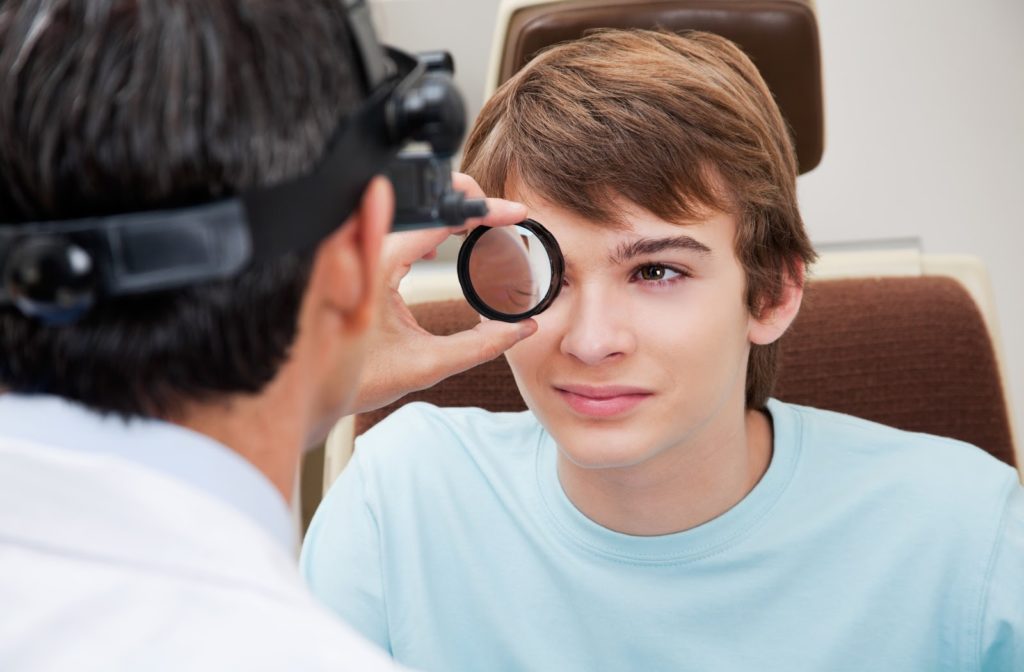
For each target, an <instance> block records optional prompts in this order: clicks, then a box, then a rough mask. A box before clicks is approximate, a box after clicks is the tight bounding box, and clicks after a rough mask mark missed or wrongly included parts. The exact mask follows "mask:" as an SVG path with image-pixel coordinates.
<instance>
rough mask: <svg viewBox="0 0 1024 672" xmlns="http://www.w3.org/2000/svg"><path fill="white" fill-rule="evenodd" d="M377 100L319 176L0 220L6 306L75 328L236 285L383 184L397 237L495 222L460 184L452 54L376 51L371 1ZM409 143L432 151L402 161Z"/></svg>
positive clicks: (362, 16)
mask: <svg viewBox="0 0 1024 672" xmlns="http://www.w3.org/2000/svg"><path fill="white" fill-rule="evenodd" d="M348 18H349V28H350V32H351V35H352V42H353V46H354V49H355V52H356V54H357V57H358V60H359V65H360V66H361V74H362V78H363V83H364V85H365V90H367V91H369V92H370V93H369V95H368V97H367V99H366V100H365V101H364V102H363V104H362V105H361V106H360V107H358V108H357V109H356V110H355V111H354V112H353V113H352V114H351V115H350V116H348V117H346V118H345V119H343V120H342V121H341V124H340V126H339V128H338V129H337V130H336V131H335V133H334V135H333V137H332V138H331V140H330V141H329V142H328V145H327V147H326V149H325V151H324V153H323V155H322V158H321V160H320V161H319V163H318V164H317V165H316V166H315V167H314V169H313V170H312V171H311V172H309V173H307V174H305V175H302V176H300V177H297V178H295V179H292V180H289V181H286V182H283V183H280V184H276V185H272V186H267V187H262V188H257V189H252V190H248V191H245V192H243V193H241V194H238V195H236V196H234V197H230V198H225V199H221V200H217V201H213V202H210V203H205V204H200V205H196V206H190V207H183V208H176V209H171V210H159V211H146V212H133V213H125V214H116V215H110V216H100V217H90V218H83V219H77V220H62V221H49V222H24V223H22V222H19V223H0V281H2V285H0V306H4V305H12V304H13V305H15V306H17V307H18V308H19V309H20V310H21V311H22V312H23V313H24V314H26V315H30V316H34V317H37V318H39V319H41V320H43V321H45V322H48V323H55V324H61V323H68V322H73V321H75V320H76V319H77V318H78V317H80V316H81V315H82V314H83V313H85V312H86V311H88V309H89V308H90V307H91V306H92V305H93V304H94V303H95V302H96V301H97V300H99V299H100V298H101V297H106V296H118V295H127V294H138V293H147V292H154V291H160V290H166V289H174V288H179V287H184V286H188V285H193V284H197V283H202V282H206V281H210V280H216V279H222V278H227V277H231V276H233V275H235V274H237V273H238V272H240V271H241V270H242V269H244V268H245V267H247V266H248V265H249V264H252V263H260V262H264V261H267V260H270V259H274V258H277V257H279V256H281V255H282V254H284V253H285V252H289V251H293V250H309V249H313V248H315V247H316V245H317V244H319V243H320V241H321V240H323V239H324V238H326V237H327V236H328V235H330V234H331V233H332V232H333V231H335V230H336V229H337V227H338V226H339V225H340V224H341V223H342V222H344V221H345V219H346V218H347V217H348V216H349V215H350V214H351V213H352V212H353V211H354V210H355V209H356V207H357V206H358V204H359V201H360V199H361V197H362V194H363V191H364V190H365V189H366V186H367V184H368V183H369V181H370V180H371V179H372V178H373V176H374V175H378V174H381V173H388V174H390V176H391V177H392V180H393V182H394V187H395V193H396V197H397V208H396V214H395V222H394V225H393V229H395V230H404V229H412V228H420V227H426V226H457V225H460V224H462V223H463V222H464V221H465V219H467V218H468V217H477V216H482V215H484V214H486V206H485V205H484V204H483V202H482V201H466V200H464V196H463V194H461V193H459V192H454V191H453V190H452V187H451V169H450V166H449V159H450V157H451V156H452V154H454V153H455V151H456V150H457V149H458V146H459V143H460V141H461V139H462V135H463V133H464V130H465V113H464V108H463V104H462V99H461V97H460V96H459V94H458V91H457V90H456V89H455V87H454V84H453V82H452V78H451V73H452V63H451V59H450V58H449V57H447V55H446V54H431V55H426V56H424V57H421V58H416V57H412V56H410V55H407V54H404V53H402V52H400V51H397V50H394V49H390V48H384V47H382V46H381V45H379V44H378V43H377V39H376V35H375V33H374V31H373V26H372V24H371V23H370V18H369V13H368V11H367V8H366V4H365V2H364V0H351V1H350V2H349V3H348ZM410 141H418V142H423V143H427V144H429V145H430V147H431V150H432V151H431V152H428V153H419V154H406V155H399V150H400V149H402V147H403V146H405V145H406V143H408V142H410Z"/></svg>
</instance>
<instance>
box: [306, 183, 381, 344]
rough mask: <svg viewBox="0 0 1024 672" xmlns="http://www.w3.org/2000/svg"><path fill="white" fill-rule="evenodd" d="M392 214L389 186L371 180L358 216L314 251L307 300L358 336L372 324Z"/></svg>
mask: <svg viewBox="0 0 1024 672" xmlns="http://www.w3.org/2000/svg"><path fill="white" fill-rule="evenodd" d="M393 212H394V195H393V193H392V189H391V183H390V182H388V180H387V179H386V178H383V177H375V178H374V179H373V180H372V181H371V182H370V184H369V185H368V186H367V188H366V191H365V192H364V193H363V198H362V200H361V201H360V203H359V207H358V208H357V209H356V211H355V212H353V213H352V214H351V215H350V216H349V219H348V220H347V221H346V222H345V224H344V225H342V226H341V227H339V228H338V230H337V231H335V232H334V233H333V234H331V235H330V236H329V237H328V238H326V239H325V240H324V241H323V242H322V243H321V244H320V248H319V249H318V250H317V254H316V260H315V261H314V263H313V270H312V276H311V277H310V281H309V292H310V298H311V299H312V301H313V302H314V306H319V307H320V308H327V309H328V310H329V311H330V312H331V313H333V314H335V315H337V316H341V317H343V318H344V322H345V328H346V329H351V330H353V331H357V332H358V331H362V330H364V329H366V328H367V327H368V326H369V324H370V323H371V321H372V318H373V314H374V310H375V306H376V302H377V295H378V292H379V289H378V288H379V285H380V279H379V278H378V277H377V276H378V273H379V272H380V255H381V248H382V246H383V243H384V236H385V235H387V233H388V231H390V229H391V219H392V216H393Z"/></svg>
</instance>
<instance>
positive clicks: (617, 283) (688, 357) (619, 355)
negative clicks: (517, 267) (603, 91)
mask: <svg viewBox="0 0 1024 672" xmlns="http://www.w3.org/2000/svg"><path fill="white" fill-rule="evenodd" d="M530 196H531V195H530V194H529V193H522V192H521V191H520V192H519V193H517V194H514V196H513V197H515V198H518V199H519V200H522V201H524V202H525V203H526V204H527V205H528V207H529V210H530V217H532V218H533V219H536V220H537V221H539V222H540V223H542V224H543V225H544V226H545V227H547V228H548V229H549V230H550V231H551V233H552V234H553V235H554V236H555V238H556V239H557V240H558V243H559V245H560V247H561V248H562V252H563V254H564V256H565V262H566V273H565V279H566V282H565V285H564V286H563V287H562V291H561V294H560V295H559V296H558V298H557V299H556V300H555V302H554V304H552V306H551V307H550V308H548V310H546V311H545V312H543V313H542V314H540V315H538V316H537V317H536V318H535V319H536V321H537V323H538V325H539V329H538V331H537V333H536V334H534V335H533V336H531V337H529V338H527V339H526V340H524V341H522V342H520V343H519V344H517V345H516V346H515V347H514V348H512V349H511V350H509V351H508V352H507V357H508V361H509V364H510V365H511V367H512V371H513V373H514V375H515V378H516V382H517V384H518V386H519V390H520V391H521V392H522V394H523V397H524V399H525V400H526V403H527V405H528V406H529V407H530V409H531V410H533V412H534V413H535V414H536V415H537V416H538V418H540V420H541V422H542V423H543V424H544V426H545V427H546V428H547V429H548V431H549V432H550V433H551V434H552V436H553V437H554V438H555V440H556V442H557V443H558V445H559V447H560V449H561V452H562V455H563V457H565V458H568V459H569V460H571V461H572V462H573V463H575V464H577V465H579V466H581V467H593V468H600V467H628V466H637V465H640V464H644V463H652V464H656V463H657V458H658V457H659V456H664V457H668V456H669V455H671V454H673V453H678V452H679V451H676V450H673V449H675V448H677V447H679V448H681V447H683V446H686V445H690V444H694V443H696V442H700V443H701V444H703V445H711V444H708V443H707V442H709V441H710V442H712V443H713V444H717V443H719V442H721V441H725V440H728V439H729V438H733V437H731V435H732V434H733V433H734V432H737V431H742V429H743V424H742V423H743V422H744V417H745V414H744V392H745V382H746V365H747V356H748V353H749V350H750V343H751V339H753V340H754V341H755V342H759V339H760V333H759V330H760V329H762V327H761V326H760V325H759V322H758V321H757V320H756V319H754V318H753V317H752V316H751V314H750V312H749V311H748V309H747V306H746V304H745V301H744V296H745V294H744V291H745V286H746V285H745V276H744V272H743V269H742V267H741V266H740V263H739V260H738V259H737V258H736V253H735V250H734V240H735V236H736V220H735V218H734V217H733V216H731V215H726V214H723V213H718V212H709V213H708V214H707V215H706V217H704V218H703V219H701V220H700V221H697V222H694V223H692V224H686V225H679V224H672V223H669V222H666V221H664V220H662V219H659V218H658V217H656V216H655V215H653V214H652V213H650V212H648V211H646V210H643V209H640V208H638V207H637V206H635V205H632V204H629V203H627V202H624V203H623V206H624V207H623V219H624V221H625V222H626V223H627V225H628V226H627V228H624V229H623V228H618V229H617V228H610V227H607V226H603V225H598V224H594V223H590V222H589V221H587V220H586V219H584V218H582V217H581V216H579V215H577V214H575V213H572V212H570V211H567V210H564V209H562V208H559V207H556V206H552V205H551V204H548V203H546V202H544V201H542V200H540V199H535V198H531V197H530ZM652 460H654V462H652Z"/></svg>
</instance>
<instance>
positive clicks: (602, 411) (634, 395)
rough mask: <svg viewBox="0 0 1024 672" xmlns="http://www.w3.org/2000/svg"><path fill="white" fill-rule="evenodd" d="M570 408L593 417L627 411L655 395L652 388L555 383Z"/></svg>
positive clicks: (602, 416)
mask: <svg viewBox="0 0 1024 672" xmlns="http://www.w3.org/2000/svg"><path fill="white" fill-rule="evenodd" d="M554 388H555V391H556V392H557V393H558V394H559V396H561V397H562V399H563V400H564V401H565V403H566V404H568V406H569V408H571V409H572V410H573V411H575V412H576V413H577V414H579V415H585V416H587V417H591V418H609V417H612V416H615V415H620V414H622V413H625V412H627V411H629V410H631V409H633V408H634V407H636V406H637V404H639V403H640V402H642V401H643V400H645V399H647V398H648V397H650V396H652V395H653V392H651V391H650V390H645V389H643V388H640V387H632V386H625V385H555V386H554Z"/></svg>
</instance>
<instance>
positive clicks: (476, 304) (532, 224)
mask: <svg viewBox="0 0 1024 672" xmlns="http://www.w3.org/2000/svg"><path fill="white" fill-rule="evenodd" d="M509 226H521V227H523V228H524V229H527V230H528V231H530V232H532V233H533V234H534V235H536V236H537V238H538V239H539V240H540V241H541V244H542V245H543V246H544V249H545V250H546V251H547V253H548V262H549V263H550V264H551V285H550V286H549V287H548V291H547V293H546V294H545V295H544V298H542V299H541V300H540V302H539V303H537V305H536V306H534V307H533V308H531V309H530V310H528V311H526V312H524V313H503V312H500V311H497V310H494V309H493V308H491V307H490V306H488V305H487V304H486V303H485V302H484V301H483V299H481V298H480V295H479V294H477V292H476V289H474V287H473V282H472V280H471V279H470V277H469V258H470V256H471V255H472V253H473V248H474V247H476V243H477V241H478V240H480V238H481V237H482V236H483V235H484V234H485V233H487V232H488V231H490V230H491V228H493V227H490V226H478V227H476V228H475V229H473V230H472V231H470V232H469V235H468V236H466V239H465V240H464V241H462V247H460V248H459V259H458V262H457V263H456V269H457V270H458V275H459V285H460V286H461V287H462V295H463V296H464V297H466V301H467V302H468V303H469V305H470V306H472V307H473V310H475V311H476V312H478V313H480V314H481V315H483V316H484V317H486V318H489V319H492V320H499V321H501V322H521V321H523V320H525V319H528V318H530V317H533V316H534V315H538V314H540V313H542V312H544V311H545V310H547V309H548V307H549V306H550V305H551V304H552V303H554V301H555V299H556V298H558V293H559V292H560V291H561V290H562V277H563V276H564V275H565V258H564V257H563V256H562V248H560V247H559V246H558V241H557V240H555V237H554V236H553V235H551V232H550V231H548V230H547V229H546V228H544V225H543V224H541V223H540V222H538V221H537V220H535V219H524V220H523V221H521V222H517V223H516V224H510V225H509Z"/></svg>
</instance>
